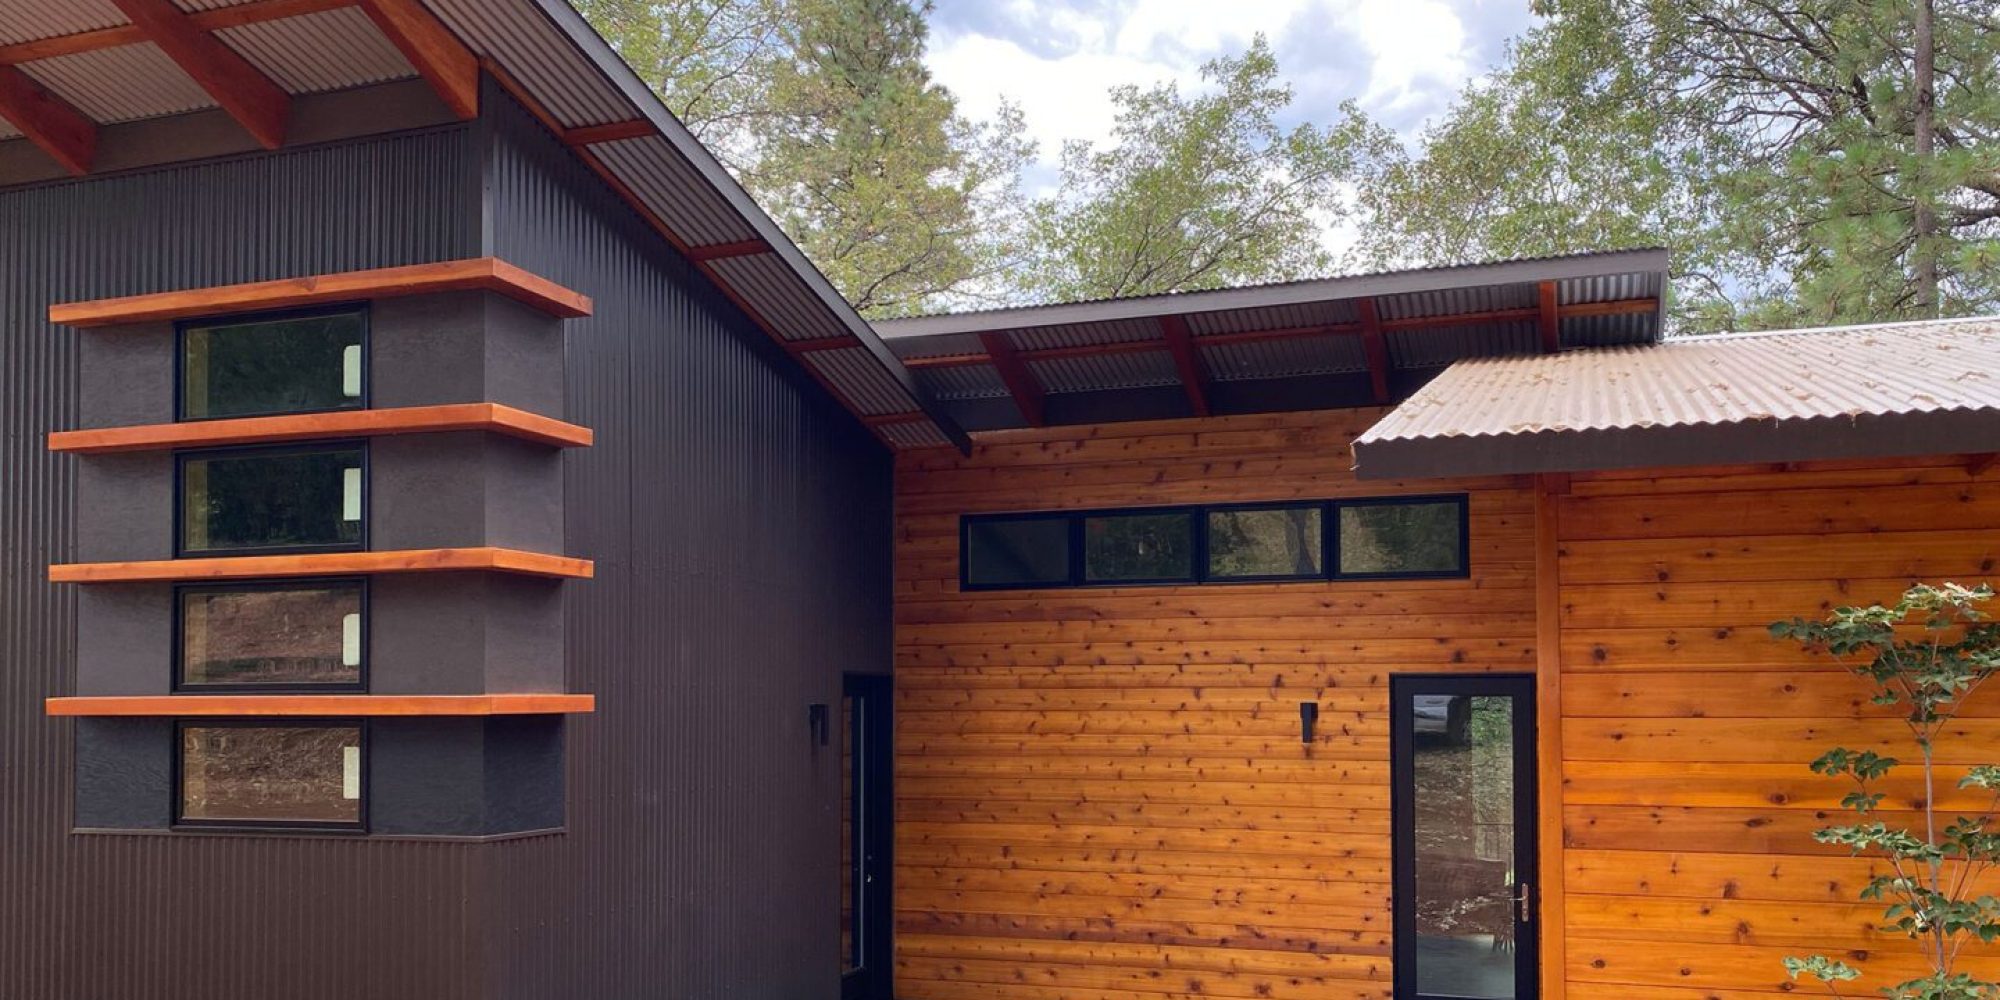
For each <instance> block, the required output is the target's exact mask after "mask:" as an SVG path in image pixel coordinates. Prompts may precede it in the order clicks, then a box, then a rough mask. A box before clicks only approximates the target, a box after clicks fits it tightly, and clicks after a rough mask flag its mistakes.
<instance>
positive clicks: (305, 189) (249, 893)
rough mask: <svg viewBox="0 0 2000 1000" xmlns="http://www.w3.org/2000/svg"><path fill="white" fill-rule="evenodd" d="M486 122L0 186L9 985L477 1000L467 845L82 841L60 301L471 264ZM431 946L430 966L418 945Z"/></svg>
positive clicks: (137, 994) (67, 402)
mask: <svg viewBox="0 0 2000 1000" xmlns="http://www.w3.org/2000/svg"><path fill="white" fill-rule="evenodd" d="M476 135H477V133H476V131H475V130H473V129H470V128H463V127H461V128H453V129H447V130H441V131H435V132H428V133H422V134H413V135H404V136H399V137H393V138H388V139H376V140H371V141H365V142H356V143H350V144H345V145H341V146H332V147H324V148H317V149H304V150H297V151H288V152H285V153H280V154H271V155H259V156H253V157H245V158H241V159H235V160H227V161H218V162H211V163H206V164H197V165H189V166H183V167H176V168H173V169H165V170H156V171H151V172H147V173H141V174H133V175H127V176H118V177H106V178H96V179H92V180H90V181H87V182H79V183H69V182H65V183H60V184H50V185H45V186H41V187H35V188H28V189H20V190H13V191H5V192H0V996H4V997H7V998H9V1000H15V998H19V1000H72V998H87V1000H140V998H188V997H202V998H229V1000H235V998H253V997H254V998H261V997H279V996H283V997H297V998H308V997H313V998H316V997H327V998H333V997H340V998H343V1000H353V998H356V997H400V996H408V997H418V996H421V997H436V998H444V1000H450V998H456V997H467V996H470V995H471V994H472V989H471V983H470V981H469V980H470V979H471V977H470V975H469V973H470V971H471V969H472V966H471V964H470V963H471V962H472V961H473V959H474V958H475V957H476V955H477V944H478V941H479V934H478V932H477V928H476V927H475V925H474V923H473V918H474V917H475V916H476V914H477V912H478V911H477V910H476V909H474V908H473V907H472V905H471V904H472V903H473V902H474V901H473V900H471V899H470V898H469V895H468V894H469V892H470V889H471V886H472V885H473V878H474V876H475V875H476V874H477V870H476V865H477V864H478V862H479V857H478V856H477V854H475V853H474V852H473V850H469V849H468V848H466V847H465V846H463V845H439V844H427V843H413V842H377V843H355V842H351V841H341V840H330V839H317V840H315V839H308V838H298V837H290V838H246V837H227V836H213V837H209V836H203V837H172V838H169V837H161V836H145V835H139V836H101V835H77V834H72V833H70V832H69V830H70V823H71V815H70V813H71V802H70V798H71V795H70V770H71V746H70V736H71V726H70V725H69V724H67V723H59V722H55V721H52V720H50V719H48V718H46V717H45V716H44V715H43V714H42V707H41V703H42V699H43V698H46V697H49V696H51V695H56V694H62V693H66V692H67V691H68V689H69V687H70V685H71V683H72V681H71V678H70V663H71V659H72V654H73V645H74V642H75V620H74V615H73V607H74V600H75V595H74V593H73V592H72V591H70V590H67V589H59V588H56V587H52V586H50V585H49V584H48V583H47V582H46V577H45V573H46V567H47V565H48V564H49V563H50V562H52V561H62V560H64V559H67V558H69V557H70V553H71V550H72V546H73V529H72V524H71V520H72V511H73V504H74V500H75V498H74V494H73V489H72V486H73V483H74V479H75V473H74V469H73V461H74V460H73V459H67V458H63V459H58V458H56V457H54V456H51V455H50V454H49V453H48V452H47V451H45V450H44V448H43V436H44V435H45V434H46V433H47V432H49V431H50V430H53V429H58V428H66V427H72V426H75V420H76V406H75V388H76V377H77V372H76V348H75V341H76V338H75V336H74V335H73V334H69V333H66V332H63V331H58V330H55V329H53V328H51V327H50V326H49V325H48V324H47V322H46V321H45V316H46V309H47V307H48V304H49V303H50V302H57V301H67V300H75V299H90V298H99V297H105V296H114V295H130V294H136V293H142V292H151V291H159V290H163V289H172V288H184V287H191V286H201V285H212V284H220V283H226V282H234V281H250V280H257V279H262V278H271V277H279V276H288V275H294V274H308V273H315V272H326V271H341V270H348V269H353V268H361V267H375V266H387V265H393V264H406V263H414V262H419V261H426V260H436V259H444V258H452V257H463V256H469V255H471V254H472V253H474V252H476V251H477V249H478V243H477V235H478V228H477V225H476V222H477V215H476V214H475V213H474V211H473V209H474V207H475V206H474V205H473V203H471V202H470V201H468V199H467V196H466V194H465V192H466V189H467V188H468V187H470V186H471V184H472V182H473V181H475V180H476V177H477V173H476V171H477V167H478V160H477V157H476V155H475V152H476V147H475V146H474V140H475V138H476ZM413 942H421V943H422V944H423V946H424V953H423V954H419V953H418V952H417V951H416V950H415V949H414V948H413V946H412V944H413Z"/></svg>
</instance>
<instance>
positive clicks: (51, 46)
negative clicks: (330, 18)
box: [0, 0, 360, 65]
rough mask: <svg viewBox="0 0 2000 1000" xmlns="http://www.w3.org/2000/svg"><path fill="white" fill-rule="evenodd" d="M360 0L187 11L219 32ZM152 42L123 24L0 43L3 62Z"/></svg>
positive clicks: (268, 1)
mask: <svg viewBox="0 0 2000 1000" xmlns="http://www.w3.org/2000/svg"><path fill="white" fill-rule="evenodd" d="M358 2H360V0H249V2H248V3H239V4H235V5H233V6H229V7H214V8H211V9H209V10H201V11H195V12H193V13H190V14H188V20H189V21H192V22H193V23H194V25H195V27H198V28H200V29H201V30H203V31H220V30H222V29H223V28H234V27H237V26H239V25H245V24H262V23H263V22H265V21H276V20H279V19H281V18H287V17H302V16H304V15H306V14H319V13H323V12H325V11H329V10H340V9H342V8H344V7H352V6H354V5H355V4H356V3H358ZM147 41H150V39H148V38H147V37H146V33H145V32H143V31H141V30H139V27H138V26H137V25H132V24H120V25H115V26H113V27H109V28H96V29H93V30H91V31H79V32H75V33H73V34H68V35H56V36H53V37H50V38H37V39H34V40H33V41H27V42H15V43H14V44H12V45H0V65H6V64H13V63H24V62H33V61H35V60H37V59H53V58H55V57H57V56H73V55H76V54H77V53H80V52H96V51H99V50H101V49H115V48H118V47H119V46H121V45H139V44H142V43H144V42H147Z"/></svg>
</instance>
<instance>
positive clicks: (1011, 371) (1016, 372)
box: [979, 333, 1048, 427]
mask: <svg viewBox="0 0 2000 1000" xmlns="http://www.w3.org/2000/svg"><path fill="white" fill-rule="evenodd" d="M979 343H980V345H981V346H983V347H985V348H986V356H987V357H989V358H991V359H993V367H994V368H996V369H998V370H999V371H1000V381H1001V382H1003V383H1005V384H1006V386H1007V393H1008V394H1009V395H1011V396H1013V397H1014V405H1015V406H1016V407H1018V408H1019V409H1020V411H1021V419H1023V420H1026V421H1027V422H1028V426H1030V427H1041V426H1044V425H1046V424H1047V423H1048V419H1047V418H1048V414H1047V410H1046V404H1047V402H1048V395H1047V393H1046V392H1045V391H1044V390H1043V389H1042V383H1041V381H1040V380H1038V379H1036V378H1035V373H1034V372H1033V371H1032V370H1030V369H1029V368H1028V363H1027V362H1026V361H1023V360H1021V356H1020V354H1019V353H1017V352H1016V351H1015V350H1014V345H1013V344H1012V343H1011V342H1009V341H1008V340H1007V335H1006V334H1004V333H982V334H980V335H979Z"/></svg>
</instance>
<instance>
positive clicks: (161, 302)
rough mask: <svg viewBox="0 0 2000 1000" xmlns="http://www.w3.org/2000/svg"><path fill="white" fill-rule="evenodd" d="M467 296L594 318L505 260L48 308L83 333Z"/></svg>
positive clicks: (586, 303)
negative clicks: (352, 304)
mask: <svg viewBox="0 0 2000 1000" xmlns="http://www.w3.org/2000/svg"><path fill="white" fill-rule="evenodd" d="M467 291H482V292H493V293H495V294H498V295H505V296H507V297H508V298H511V299H514V300H515V301H517V302H521V303H523V304H526V305H529V306H533V307H535V308H537V309H540V310H541V311H543V312H545V313H548V314H550V315H552V316H557V317H560V318H563V319H574V318H576V317H578V316H588V315H590V297H589V296H587V295H582V294H579V293H577V292H573V291H570V290H569V289H567V288H564V287H562V286H561V285H558V284H556V283H555V282H553V281H550V280H548V279H547V278H543V277H540V276H538V275H534V274H530V273H528V272H527V271H523V270H521V269H520V268H518V267H515V266H514V265H512V264H509V263H507V262H506V261H504V260H499V259H496V258H493V257H474V258H472V259H470V260H448V261H441V262H439V263H435V264H411V265H409V266H406V267H385V268H379V269H377V270H372V271H347V272H343V273H341V274H323V275H316V276H313V277H306V278H282V279H280V280H277V281H258V282H253V283H251V284H247V285H222V286H219V287H216V288H193V289H188V290H186V291H179V292H160V293H158V294H155V295H133V296H130V297H127V298H122V299H98V300H96V301H92V302H68V303H63V304H61V305H53V306H50V307H49V322H51V323H55V324H57V325H59V326H82V327H90V326H113V325H116V324H121V323H154V322H159V321H161V320H174V319H188V318H191V317H197V316H220V315H224V314H227V313H233V312H249V311H252V310H263V309H290V308H293V307H296V306H307V305H315V304H321V303H329V302H351V301H356V300H360V299H388V298H396V297H398V296H404V295H430V294H434V293H437V292H467Z"/></svg>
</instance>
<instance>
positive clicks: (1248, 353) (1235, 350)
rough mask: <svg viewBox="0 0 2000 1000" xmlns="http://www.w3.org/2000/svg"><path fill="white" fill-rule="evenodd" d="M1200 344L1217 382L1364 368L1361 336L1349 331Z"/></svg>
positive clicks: (1364, 355)
mask: <svg viewBox="0 0 2000 1000" xmlns="http://www.w3.org/2000/svg"><path fill="white" fill-rule="evenodd" d="M1197 343H1199V342H1198V341H1197ZM1200 348H1201V357H1202V362H1203V363H1204V364H1205V365H1206V366H1207V368H1208V375H1209V377H1210V378H1212V379H1215V380H1216V381H1218V382H1228V381H1234V380H1237V379H1261V378H1290V377H1297V376H1302V375H1334V374H1339V373H1341V372H1360V371H1367V370H1368V354H1367V352H1366V350H1364V349H1363V347H1362V345H1361V338H1360V337H1356V336H1352V335H1336V336H1321V337H1288V338H1286V339H1284V340H1253V341H1247V342H1244V343H1238V344H1231V343H1223V344H1214V343H1209V344H1200Z"/></svg>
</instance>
